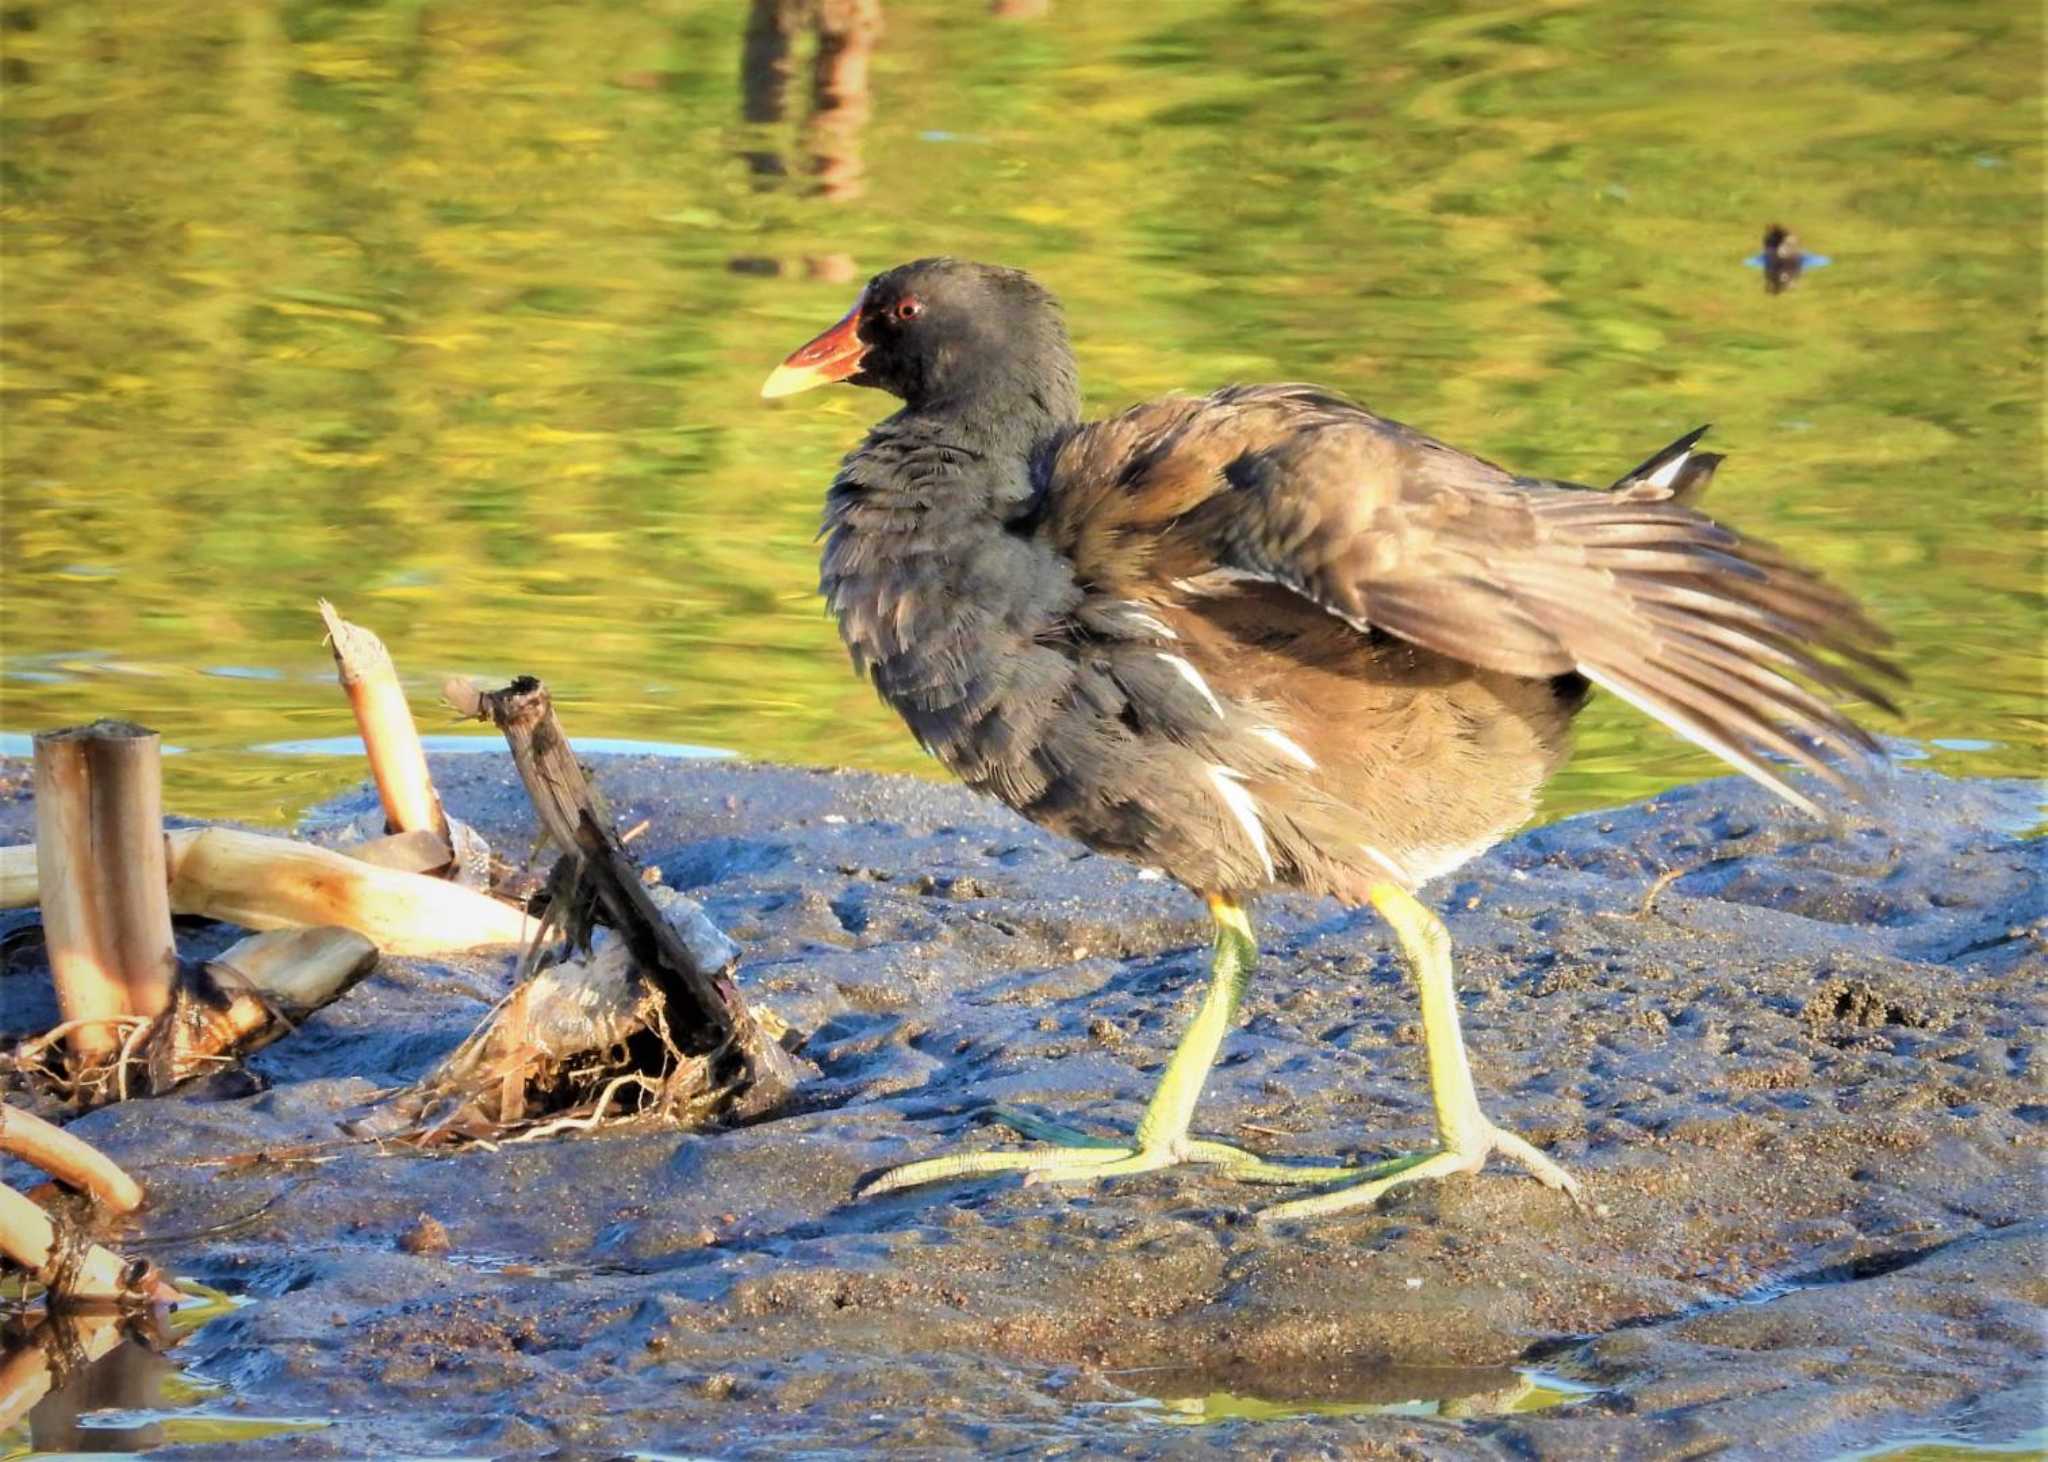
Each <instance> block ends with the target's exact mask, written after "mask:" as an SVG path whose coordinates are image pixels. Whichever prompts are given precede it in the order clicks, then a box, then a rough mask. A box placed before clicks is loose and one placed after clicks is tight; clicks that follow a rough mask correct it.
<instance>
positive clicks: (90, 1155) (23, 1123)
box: [0, 1104, 142, 1213]
mask: <svg viewBox="0 0 2048 1462" xmlns="http://www.w3.org/2000/svg"><path fill="white" fill-rule="evenodd" d="M0 1152H6V1153H11V1154H13V1155H14V1156H15V1157H18V1158H21V1159H22V1160H23V1161H25V1162H32V1163H34V1164H35V1165H36V1166H37V1167H39V1168H41V1169H42V1170H43V1171H44V1172H46V1173H48V1174H49V1175H50V1176H51V1177H53V1178H56V1179H57V1180H59V1181H60V1182H64V1183H69V1184H70V1185H71V1186H72V1187H74V1188H76V1189H78V1190H79V1191H80V1192H81V1193H88V1194H90V1195H91V1196H92V1197H93V1199H94V1201H96V1202H97V1203H99V1204H100V1205H101V1206H102V1207H103V1208H105V1209H107V1210H108V1211H109V1212H111V1213H133V1212H134V1211H135V1210H136V1209H138V1208H140V1207H141V1206H142V1185H141V1184H140V1183H138V1182H136V1181H135V1180H134V1179H133V1178H131V1177H129V1176H128V1175H127V1174H126V1173H124V1172H122V1171H121V1169H120V1168H119V1167H117V1166H116V1165H115V1163H114V1160H113V1159H112V1158H110V1157H108V1156H107V1155H106V1154H105V1153H103V1152H101V1151H100V1150H99V1149H98V1148H96V1147H94V1146H93V1145H92V1144H91V1143H89V1142H85V1141H83V1140H81V1139H79V1138H77V1137H73V1136H72V1135H71V1134H70V1133H69V1132H66V1131H65V1130H64V1129H63V1128H62V1127H58V1126H55V1125H53V1124H51V1123H49V1122H45V1121H44V1120H43V1119H42V1118H41V1117H38V1116H37V1115H35V1113H33V1112H24V1111H23V1110H21V1108H19V1107H10V1106H7V1105H5V1104H0Z"/></svg>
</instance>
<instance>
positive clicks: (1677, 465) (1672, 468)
mask: <svg viewBox="0 0 2048 1462" xmlns="http://www.w3.org/2000/svg"><path fill="white" fill-rule="evenodd" d="M1691 460H1692V448H1691V447H1687V448H1686V449H1685V450H1684V451H1683V452H1680V453H1679V454H1678V455H1677V456H1676V457H1673V458H1672V459H1671V460H1670V461H1669V462H1666V463H1665V464H1664V465H1663V466H1662V467H1659V468H1658V469H1657V470H1656V471H1655V472H1652V473H1651V474H1650V475H1649V476H1648V477H1645V478H1644V479H1642V480H1643V481H1644V482H1647V483H1649V484H1650V486H1652V487H1661V488H1667V489H1668V488H1669V487H1670V486H1671V484H1672V483H1674V482H1676V481H1678V474H1679V473H1680V472H1681V471H1683V470H1684V468H1685V464H1686V463H1687V462H1689V461H1691ZM1580 673H1581V674H1583V673H1584V672H1583V671H1581V672H1580ZM1620 693H1621V692H1619V691H1616V692H1615V694H1616V695H1619V694H1620Z"/></svg>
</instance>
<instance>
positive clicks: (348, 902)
mask: <svg viewBox="0 0 2048 1462" xmlns="http://www.w3.org/2000/svg"><path fill="white" fill-rule="evenodd" d="M171 906H172V907H173V908H175V909H177V911H178V912H179V913H181V914H200V915H203V916H205V917H206V918H209V919H219V920H222V921H223V922H225V923H229V924H239V925H241V926H242V927H243V928H244V929H303V928H316V927H318V926H320V925H323V924H339V925H340V926H341V927H343V928H344V929H354V930H356V931H357V932H359V933H361V934H363V935H365V936H366V937H367V938H368V939H369V940H370V942H371V943H372V944H374V945H376V946H377V947H378V948H379V949H381V950H383V951H384V952H385V953H387V954H447V953H451V952H453V951H455V950H462V949H474V948H476V947H478V946H479V945H485V944H523V943H525V942H526V941H527V940H528V939H530V938H531V937H532V935H533V931H534V929H535V927H536V923H535V921H534V920H533V919H531V918H530V917H528V916H527V915H526V914H525V913H524V912H523V911H522V910H519V909H516V908H514V907H512V906H511V905H510V904H504V903H500V902H499V901H498V900H496V899H494V898H491V897H489V896H488V895H486V894H481V893H477V892H476V891H475V890H473V889H467V888H462V887H460V886H458V885H456V884H453V883H449V882H447V881H446V880H444V879H439V878H423V877H421V876H420V875H419V874H417V873H401V872H398V871H396V870H394V869H390V868H379V867H377V866H376V865H375V864H372V863H363V862H360V861H358V860H357V859H354V858H351V857H348V856H347V855H345V854H342V853H337V852H333V851H331V850H330V849H327V848H316V847H313V846H312V845H311V844H309V843H298V842H293V841H292V840H291V839H289V838H273V837H265V836H264V835H262V834H261V833H246V832H240V831H237V830H235V829H233V828H224V827H210V828H205V829H203V830H201V831H200V832H199V833H198V834H197V835H196V836H193V837H191V838H189V839H187V838H185V837H184V836H182V835H174V836H173V838H172V839H171Z"/></svg>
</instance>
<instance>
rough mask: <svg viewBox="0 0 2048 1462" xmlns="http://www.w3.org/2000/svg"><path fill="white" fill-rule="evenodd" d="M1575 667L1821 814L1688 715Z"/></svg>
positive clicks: (1809, 810) (1795, 803)
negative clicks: (1660, 707)
mask: <svg viewBox="0 0 2048 1462" xmlns="http://www.w3.org/2000/svg"><path fill="white" fill-rule="evenodd" d="M1578 670H1579V674H1581V675H1583V676H1585V677H1586V679H1588V680H1590V681H1592V682H1593V684H1595V685H1597V686H1599V687H1600V688H1601V689H1602V690H1604V691H1608V692H1610V693H1612V694H1614V695H1618V696H1620V697H1621V698H1622V699H1623V700H1625V701H1627V702H1628V703H1629V704H1630V705H1632V706H1634V707H1635V708H1636V709H1637V710H1639V711H1641V712H1642V713H1643V714H1644V715H1646V716H1649V717H1650V718H1652V719H1653V720H1656V721H1659V722H1662V723H1663V724H1664V725H1666V726H1669V727H1670V728H1671V729H1672V730H1673V731H1676V732H1677V733H1678V734H1679V735H1680V736H1683V737H1684V738H1685V739H1686V740H1687V741H1690V742H1692V743H1693V744H1694V745H1695V746H1704V747H1705V748H1706V749H1707V750H1708V751H1711V752H1712V753H1714V755H1716V756H1718V757H1720V758H1721V760H1723V761H1725V762H1727V763H1728V765H1730V766H1732V767H1734V768H1735V769H1736V770H1737V771H1739V772H1742V773H1744V774H1745V775H1747V776H1750V777H1753V778H1755V779H1756V780H1757V781H1758V782H1761V783H1762V784H1763V785H1764V786H1766V787H1768V788H1770V789H1771V790H1772V791H1773V792H1776V793H1777V794H1778V795H1779V796H1780V797H1783V798H1784V799H1785V800H1786V801H1787V802H1789V803H1791V804H1792V805H1793V806H1794V807H1796V808H1798V809H1799V810H1800V811H1801V812H1804V813H1806V814H1807V815H1808V816H1810V817H1819V816H1820V815H1821V811H1820V809H1819V808H1818V807H1815V806H1814V805H1813V804H1812V803H1811V802H1809V801H1807V800H1806V798H1804V797H1802V796H1800V795H1799V794H1798V793H1797V792H1795V791H1793V790H1792V789H1791V788H1790V787H1788V786H1786V785H1785V783H1784V782H1782V781H1780V780H1779V779H1778V778H1777V777H1776V776H1774V775H1772V773H1771V772H1770V770H1769V769H1768V768H1766V767H1765V766H1764V765H1763V763H1761V762H1759V761H1758V760H1757V759H1756V758H1755V757H1753V756H1751V755H1750V754H1749V753H1748V752H1746V751H1744V750H1742V749H1741V748H1740V747H1735V746H1730V745H1729V744H1728V743H1727V742H1725V741H1723V740H1722V739H1721V738H1720V737H1718V736H1716V735H1714V733H1713V732H1711V731H1709V730H1707V729H1706V728H1705V727H1704V726H1701V725H1699V724H1698V723H1697V722H1695V721H1693V720H1692V719H1691V718H1689V717H1687V716H1684V715H1682V714H1680V713H1679V712H1677V711H1667V710H1659V709H1658V708H1657V707H1655V706H1653V705H1651V704H1650V703H1649V702H1648V701H1645V700H1644V699H1643V698H1642V697H1641V696H1639V695H1637V694H1636V693H1635V692H1634V691H1631V690H1625V689H1623V688H1622V687H1621V686H1619V685H1616V684H1615V683H1614V682H1613V681H1612V680H1609V679H1608V678H1607V677H1606V676H1604V675H1602V674H1601V673H1600V672H1599V671H1597V670H1591V669H1588V668H1587V667H1586V666H1584V665H1581V666H1579V667H1578Z"/></svg>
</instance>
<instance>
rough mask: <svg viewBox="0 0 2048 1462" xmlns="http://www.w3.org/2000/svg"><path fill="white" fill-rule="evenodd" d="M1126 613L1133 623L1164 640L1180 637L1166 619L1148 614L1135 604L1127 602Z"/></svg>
mask: <svg viewBox="0 0 2048 1462" xmlns="http://www.w3.org/2000/svg"><path fill="white" fill-rule="evenodd" d="M1124 614H1125V616H1126V617H1127V618H1128V619H1129V620H1130V621H1131V623H1132V624H1134V625H1136V626H1137V627H1138V628H1139V629H1141V630H1144V631H1145V632H1146V633H1147V634H1155V635H1157V636H1159V638H1160V639H1162V640H1177V639H1179V638H1180V636H1179V635H1177V634H1175V633H1174V632H1173V630H1172V629H1171V628H1170V627H1169V626H1168V625H1167V623H1166V622H1165V621H1164V620H1162V619H1160V618H1158V617H1157V616H1155V615H1150V614H1147V613H1146V612H1145V611H1144V610H1142V609H1140V608H1139V607H1138V606H1137V605H1135V604H1126V605H1125V606H1124Z"/></svg>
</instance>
